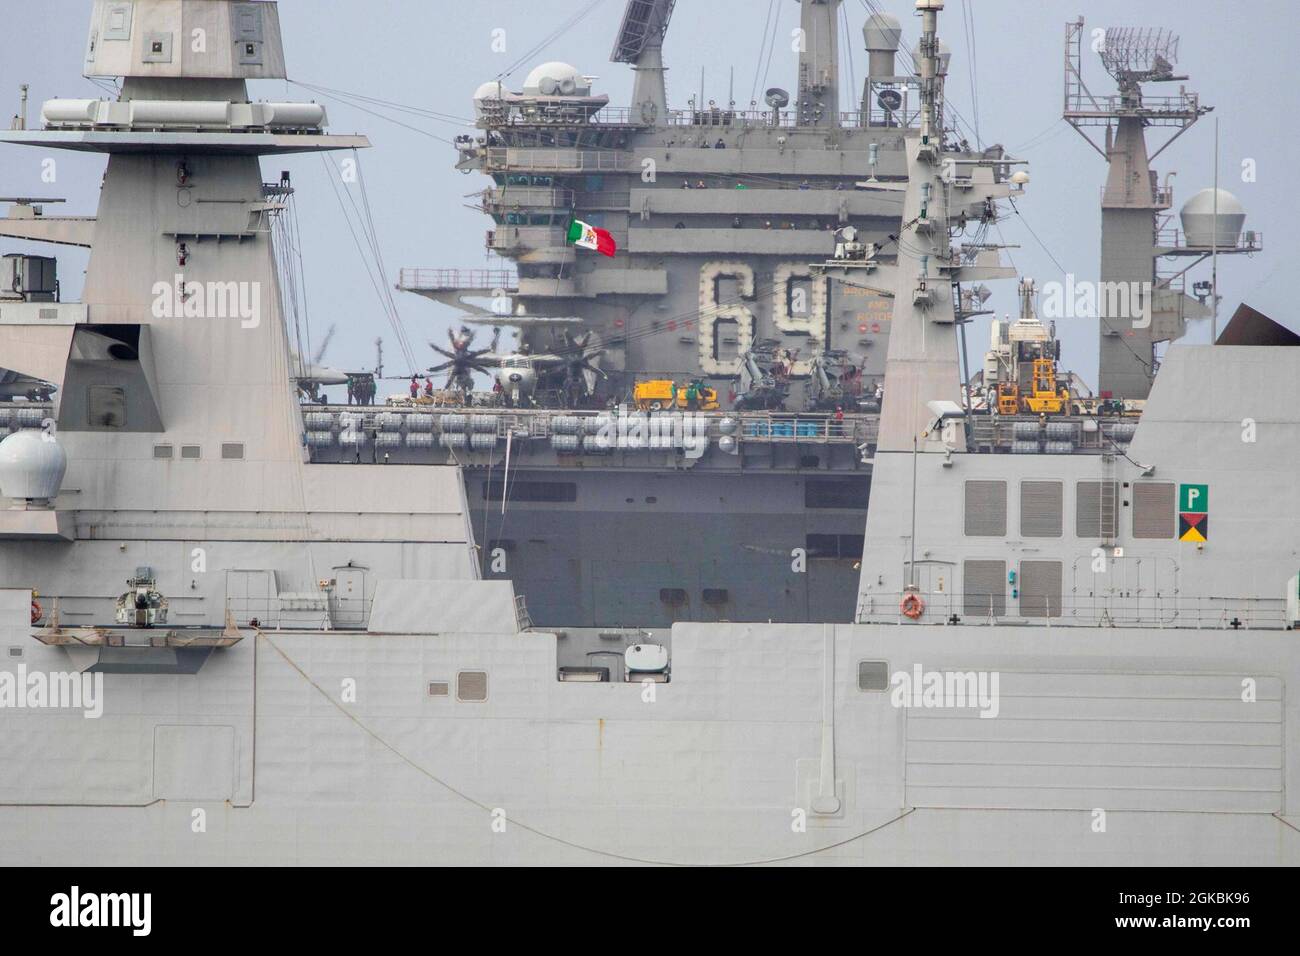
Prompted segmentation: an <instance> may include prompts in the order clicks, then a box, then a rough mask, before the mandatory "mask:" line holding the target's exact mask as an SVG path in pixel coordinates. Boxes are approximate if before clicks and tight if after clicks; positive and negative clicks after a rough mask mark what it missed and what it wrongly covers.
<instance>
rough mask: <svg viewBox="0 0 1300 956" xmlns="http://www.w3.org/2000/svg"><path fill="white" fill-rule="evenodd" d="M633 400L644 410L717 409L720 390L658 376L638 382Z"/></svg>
mask: <svg viewBox="0 0 1300 956" xmlns="http://www.w3.org/2000/svg"><path fill="white" fill-rule="evenodd" d="M632 400H633V402H634V403H635V404H636V407H637V408H639V409H641V410H642V411H651V412H657V411H661V410H663V409H665V408H678V409H682V410H683V411H686V410H690V411H702V412H713V411H717V410H718V409H719V408H720V407H721V406H720V405H719V404H718V392H717V390H716V389H712V388H709V387H708V386H706V385H701V384H700V383H699V382H689V383H687V384H686V385H678V384H677V383H676V382H674V381H673V380H672V379H667V378H657V379H651V380H650V381H648V382H637V383H636V389H635V390H634V391H633V393H632Z"/></svg>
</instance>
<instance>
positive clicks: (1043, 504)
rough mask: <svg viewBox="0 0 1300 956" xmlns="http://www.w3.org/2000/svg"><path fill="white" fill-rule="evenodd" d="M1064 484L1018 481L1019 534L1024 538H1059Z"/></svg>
mask: <svg viewBox="0 0 1300 956" xmlns="http://www.w3.org/2000/svg"><path fill="white" fill-rule="evenodd" d="M1064 488H1065V486H1064V485H1063V484H1062V483H1061V482H1059V481H1022V482H1021V483H1020V534H1021V536H1022V537H1025V538H1059V537H1060V536H1061V524H1062V518H1061V512H1062V510H1063V507H1064V505H1063V501H1064V499H1065V491H1064Z"/></svg>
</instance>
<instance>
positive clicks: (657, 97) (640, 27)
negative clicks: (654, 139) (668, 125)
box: [609, 0, 677, 123]
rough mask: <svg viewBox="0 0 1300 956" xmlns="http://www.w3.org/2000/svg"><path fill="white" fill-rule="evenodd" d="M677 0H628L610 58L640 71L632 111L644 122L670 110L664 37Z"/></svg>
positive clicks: (650, 120)
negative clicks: (665, 82) (666, 83)
mask: <svg viewBox="0 0 1300 956" xmlns="http://www.w3.org/2000/svg"><path fill="white" fill-rule="evenodd" d="M676 2H677V0H628V4H627V10H626V11H625V12H624V14H623V25H622V26H621V27H620V28H619V31H618V39H617V40H616V41H615V43H614V52H613V53H611V54H610V57H609V58H610V60H611V61H613V62H614V63H630V64H632V69H633V70H634V71H635V72H636V80H635V82H634V84H633V87H632V112H633V115H634V116H638V117H639V118H640V120H641V122H643V123H654V122H655V121H656V120H657V119H659V118H661V117H663V116H665V115H666V114H667V112H668V92H667V88H666V86H665V84H664V73H666V72H667V70H666V68H665V67H664V37H665V36H666V35H667V33H668V24H669V21H671V20H672V17H673V7H674V6H675V5H676Z"/></svg>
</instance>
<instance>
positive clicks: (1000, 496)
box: [966, 481, 1007, 538]
mask: <svg viewBox="0 0 1300 956" xmlns="http://www.w3.org/2000/svg"><path fill="white" fill-rule="evenodd" d="M966 534H967V535H969V536H971V537H983V538H1005V537H1006V536H1007V483H1006V482H1005V481H968V482H966Z"/></svg>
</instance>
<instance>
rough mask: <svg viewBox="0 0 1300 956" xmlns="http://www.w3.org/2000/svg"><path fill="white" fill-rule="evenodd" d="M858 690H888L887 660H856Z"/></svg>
mask: <svg viewBox="0 0 1300 956" xmlns="http://www.w3.org/2000/svg"><path fill="white" fill-rule="evenodd" d="M858 690H866V691H886V690H889V662H888V661H858Z"/></svg>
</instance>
